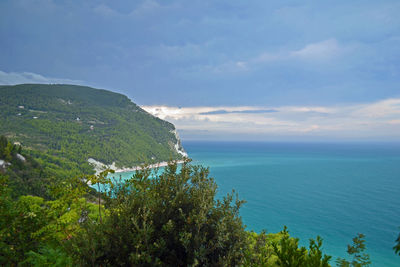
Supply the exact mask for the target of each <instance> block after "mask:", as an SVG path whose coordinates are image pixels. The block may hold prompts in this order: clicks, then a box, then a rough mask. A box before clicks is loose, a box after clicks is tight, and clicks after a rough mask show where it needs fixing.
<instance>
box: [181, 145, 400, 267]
mask: <svg viewBox="0 0 400 267" xmlns="http://www.w3.org/2000/svg"><path fill="white" fill-rule="evenodd" d="M183 145H184V147H185V149H186V150H187V152H188V153H189V156H190V157H191V158H192V159H193V160H194V163H196V164H202V165H206V166H209V167H210V172H211V176H213V177H214V178H215V180H216V182H217V184H218V189H219V196H222V195H225V194H226V193H228V192H231V190H232V189H235V190H236V192H238V194H239V197H240V198H242V199H245V200H246V201H247V203H246V204H245V205H244V206H243V208H242V210H241V215H242V218H243V221H244V223H245V224H246V225H247V228H248V229H250V230H254V231H261V230H262V229H266V230H267V231H268V232H278V231H280V230H282V228H283V226H284V225H286V226H288V228H289V231H290V232H291V234H292V235H293V236H296V237H299V238H300V240H301V243H302V245H308V239H309V238H315V237H316V235H320V236H321V237H322V238H323V239H324V251H325V253H327V254H329V255H332V256H334V258H336V257H338V256H340V257H345V256H346V248H347V244H349V243H351V239H352V238H353V237H354V236H355V235H356V234H357V233H363V234H365V235H366V245H367V250H368V253H369V254H370V257H371V260H372V261H373V264H372V266H400V257H399V256H396V255H395V254H394V252H393V250H392V247H393V246H394V240H395V239H396V237H397V235H398V234H399V232H400V229H399V228H398V227H399V226H400V210H399V207H400V144H372V143H371V144H367V143H363V144H349V143H346V144H320V143H308V144H305V143H250V142H246V143H240V142H223V143H221V142H184V143H183ZM331 264H332V265H335V264H334V260H332V261H331Z"/></svg>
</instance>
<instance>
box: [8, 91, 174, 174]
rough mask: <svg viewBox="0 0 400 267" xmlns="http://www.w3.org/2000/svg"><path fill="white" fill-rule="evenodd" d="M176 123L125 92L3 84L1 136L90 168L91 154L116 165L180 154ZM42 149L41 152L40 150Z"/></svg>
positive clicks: (46, 156) (43, 155) (79, 167)
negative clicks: (153, 113)
mask: <svg viewBox="0 0 400 267" xmlns="http://www.w3.org/2000/svg"><path fill="white" fill-rule="evenodd" d="M174 130H175V128H174V126H173V125H172V124H170V123H168V122H166V121H163V120H160V119H158V118H156V117H154V116H152V115H150V114H148V113H147V112H145V111H144V110H143V109H141V108H140V107H138V106H137V105H136V104H134V103H132V102H131V101H130V100H129V99H128V98H127V97H126V96H124V95H121V94H117V93H113V92H110V91H106V90H99V89H93V88H90V87H84V86H75V85H41V84H23V85H15V86H0V135H5V136H7V137H8V138H10V139H11V140H12V141H13V142H19V143H21V144H23V145H24V146H25V147H29V148H32V149H34V150H35V152H32V153H35V157H37V158H40V159H42V161H44V162H48V161H49V159H50V160H51V161H61V162H62V163H63V164H66V165H70V166H71V169H75V170H78V171H79V172H80V173H82V172H83V173H90V172H91V171H92V168H91V166H89V164H88V163H87V159H88V158H94V159H96V160H98V161H101V162H103V163H106V164H111V163H112V162H113V161H115V162H116V165H117V166H127V167H129V166H135V165H136V164H137V163H141V162H143V161H147V162H150V161H151V160H152V161H155V162H160V161H167V160H170V159H177V158H180V155H179V154H178V153H177V151H176V150H175V148H174V145H175V144H177V143H179V140H177V138H176V136H175V134H174V133H173V131H174ZM37 151H40V152H37Z"/></svg>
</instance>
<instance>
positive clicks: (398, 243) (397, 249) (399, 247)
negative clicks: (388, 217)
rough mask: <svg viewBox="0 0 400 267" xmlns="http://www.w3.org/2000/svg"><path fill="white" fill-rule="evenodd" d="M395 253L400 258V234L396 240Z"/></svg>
mask: <svg viewBox="0 0 400 267" xmlns="http://www.w3.org/2000/svg"><path fill="white" fill-rule="evenodd" d="M393 250H394V253H396V254H398V255H399V256H400V234H399V236H398V237H397V239H396V245H395V246H394V247H393Z"/></svg>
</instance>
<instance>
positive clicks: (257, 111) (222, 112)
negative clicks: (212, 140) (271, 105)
mask: <svg viewBox="0 0 400 267" xmlns="http://www.w3.org/2000/svg"><path fill="white" fill-rule="evenodd" d="M272 112H278V111H277V110H275V109H254V110H232V111H227V110H225V109H220V110H214V111H208V112H203V113H200V115H213V114H214V115H215V114H229V113H239V114H240V113H242V114H243V113H247V114H259V113H272Z"/></svg>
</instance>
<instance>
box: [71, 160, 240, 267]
mask: <svg viewBox="0 0 400 267" xmlns="http://www.w3.org/2000/svg"><path fill="white" fill-rule="evenodd" d="M208 175H209V170H208V169H207V168H204V167H200V166H192V165H190V164H189V160H185V162H184V163H183V164H182V166H181V168H180V170H179V171H178V166H177V164H176V162H172V163H170V164H169V165H168V166H167V167H166V168H165V170H164V172H163V173H162V174H157V173H155V172H152V171H151V170H150V169H148V168H147V169H146V168H145V169H143V170H139V171H138V172H137V173H136V174H135V175H134V176H133V177H132V178H131V179H130V180H128V181H125V183H115V184H114V185H113V186H112V187H109V191H108V196H109V197H105V198H104V202H105V206H106V207H107V213H108V214H107V215H104V217H103V222H102V223H99V222H98V221H91V220H87V221H86V222H85V223H84V225H83V228H84V229H85V231H84V234H83V236H79V237H77V238H75V239H73V242H75V244H74V247H75V248H76V249H75V250H74V254H75V256H76V257H77V259H79V261H80V263H81V264H84V265H112V266H121V265H134V266H236V265H238V264H239V263H240V262H241V260H242V257H243V250H244V248H245V244H246V243H245V241H246V234H245V231H244V226H243V224H242V220H241V218H240V216H239V209H240V206H241V205H242V203H243V201H240V200H238V199H237V196H236V198H235V197H234V194H233V193H232V194H228V195H227V196H226V197H224V198H223V199H222V200H216V199H215V195H216V188H217V186H216V184H215V182H214V180H213V179H212V178H209V177H208Z"/></svg>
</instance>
